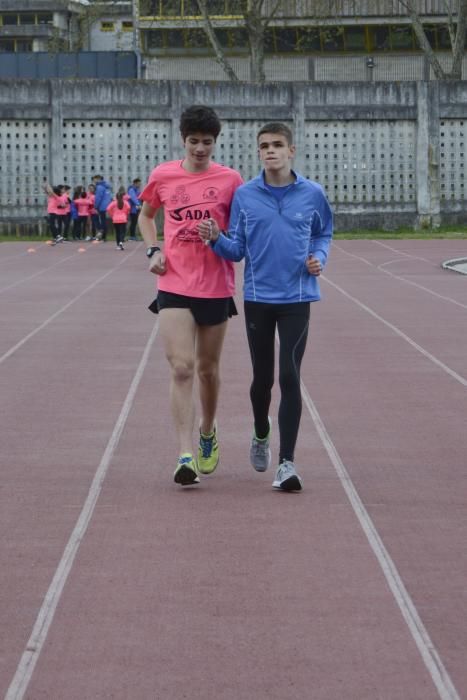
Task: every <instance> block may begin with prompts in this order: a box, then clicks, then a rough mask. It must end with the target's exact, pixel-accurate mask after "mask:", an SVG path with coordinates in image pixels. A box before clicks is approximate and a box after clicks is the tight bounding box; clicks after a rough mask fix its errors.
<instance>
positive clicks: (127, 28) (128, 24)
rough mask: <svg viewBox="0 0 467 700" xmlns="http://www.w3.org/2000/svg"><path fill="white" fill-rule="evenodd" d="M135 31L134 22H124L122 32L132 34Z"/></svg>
mask: <svg viewBox="0 0 467 700" xmlns="http://www.w3.org/2000/svg"><path fill="white" fill-rule="evenodd" d="M132 31H133V22H131V21H125V20H123V21H122V32H132Z"/></svg>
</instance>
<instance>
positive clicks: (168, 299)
mask: <svg viewBox="0 0 467 700" xmlns="http://www.w3.org/2000/svg"><path fill="white" fill-rule="evenodd" d="M149 309H150V310H151V311H152V312H153V313H155V314H158V313H159V311H161V310H162V309H190V311H191V313H192V314H193V318H194V319H195V321H196V323H197V324H198V325H199V326H217V325H218V324H219V323H224V321H227V319H228V318H230V317H231V316H237V315H238V311H237V307H236V306H235V302H234V300H233V298H232V297H222V298H221V299H202V298H200V297H187V296H183V295H182V294H172V292H162V291H159V293H158V295H157V298H156V299H154V301H153V302H152V304H150V306H149Z"/></svg>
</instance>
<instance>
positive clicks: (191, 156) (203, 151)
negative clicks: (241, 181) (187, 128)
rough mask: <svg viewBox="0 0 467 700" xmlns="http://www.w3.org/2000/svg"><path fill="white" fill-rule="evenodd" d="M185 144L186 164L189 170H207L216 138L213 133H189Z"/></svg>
mask: <svg viewBox="0 0 467 700" xmlns="http://www.w3.org/2000/svg"><path fill="white" fill-rule="evenodd" d="M183 145H184V146H185V164H186V166H187V168H188V170H191V171H198V170H206V169H207V168H208V167H209V163H210V160H211V156H212V152H213V151H214V146H215V145H216V139H215V138H214V136H212V135H211V134H201V133H196V134H189V135H188V136H187V137H186V139H185V142H184V144H183Z"/></svg>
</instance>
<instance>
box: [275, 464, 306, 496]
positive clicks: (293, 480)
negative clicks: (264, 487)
mask: <svg viewBox="0 0 467 700" xmlns="http://www.w3.org/2000/svg"><path fill="white" fill-rule="evenodd" d="M272 486H273V488H275V489H282V491H301V490H302V480H301V479H300V477H299V476H298V474H297V472H296V471H295V465H294V463H293V462H289V460H287V459H284V460H282V462H281V463H280V464H279V466H278V468H277V471H276V476H275V479H274V481H273V482H272Z"/></svg>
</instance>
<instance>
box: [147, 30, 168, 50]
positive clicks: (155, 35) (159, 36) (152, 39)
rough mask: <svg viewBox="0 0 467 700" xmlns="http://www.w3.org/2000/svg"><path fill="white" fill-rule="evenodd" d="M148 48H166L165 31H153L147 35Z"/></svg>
mask: <svg viewBox="0 0 467 700" xmlns="http://www.w3.org/2000/svg"><path fill="white" fill-rule="evenodd" d="M146 47H147V48H148V49H162V48H164V31H163V30H161V29H151V30H150V31H149V32H147V33H146Z"/></svg>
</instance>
